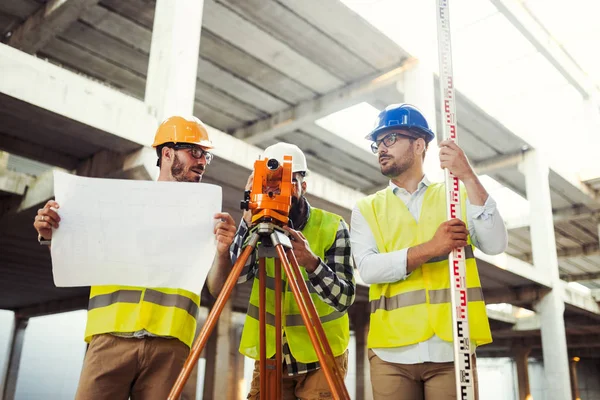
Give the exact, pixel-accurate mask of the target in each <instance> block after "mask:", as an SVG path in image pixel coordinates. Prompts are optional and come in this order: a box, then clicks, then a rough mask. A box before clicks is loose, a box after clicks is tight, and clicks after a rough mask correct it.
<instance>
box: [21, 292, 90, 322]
mask: <svg viewBox="0 0 600 400" xmlns="http://www.w3.org/2000/svg"><path fill="white" fill-rule="evenodd" d="M88 300H89V296H87V295H85V296H79V297H72V298H68V299H61V300H55V301H51V302H47V303H41V304H36V305H32V306H28V307H24V308H18V309H16V310H13V311H14V312H15V316H16V317H18V318H22V319H26V318H34V317H41V316H44V315H52V314H59V313H64V312H69V311H76V310H85V309H87V307H88Z"/></svg>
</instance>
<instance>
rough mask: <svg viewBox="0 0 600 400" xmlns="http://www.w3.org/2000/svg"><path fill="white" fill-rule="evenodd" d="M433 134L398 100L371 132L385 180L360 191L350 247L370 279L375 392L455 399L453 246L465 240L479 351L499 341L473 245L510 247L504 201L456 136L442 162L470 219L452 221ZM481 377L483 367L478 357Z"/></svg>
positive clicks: (489, 249)
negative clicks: (436, 174)
mask: <svg viewBox="0 0 600 400" xmlns="http://www.w3.org/2000/svg"><path fill="white" fill-rule="evenodd" d="M434 138H435V135H434V133H433V132H432V130H431V129H430V128H429V125H428V123H427V121H426V119H425V117H424V116H423V114H422V113H421V112H420V111H419V110H418V109H417V108H416V107H414V106H412V105H409V104H392V105H390V106H388V107H386V108H385V109H384V110H383V111H382V112H381V113H380V114H379V116H378V118H377V121H376V124H375V127H374V129H373V130H372V131H371V132H370V133H369V134H368V135H367V137H366V139H368V140H371V141H372V142H373V143H372V145H371V149H372V150H373V153H375V154H377V155H378V158H379V165H380V168H381V173H382V174H384V175H385V176H387V177H388V178H390V182H389V185H388V187H387V188H386V189H384V190H381V191H379V192H377V193H375V194H373V195H371V196H368V197H366V198H363V199H361V200H359V201H358V202H357V204H356V206H355V208H354V210H353V212H352V225H351V226H352V231H351V241H352V252H353V254H354V258H355V261H356V264H357V267H358V271H359V273H360V276H361V278H362V279H363V281H364V282H366V283H368V284H370V288H369V303H370V309H371V313H370V330H369V336H368V340H367V345H368V347H369V362H370V367H371V382H372V385H373V398H374V400H380V399H387V398H390V396H393V398H394V399H406V400H415V399H427V400H432V399H435V400H440V399H454V398H456V386H455V385H456V384H455V374H454V363H453V361H454V352H453V345H452V341H453V335H452V317H451V315H452V310H451V304H450V289H449V288H450V276H449V273H448V254H449V253H450V252H452V250H453V249H455V248H459V247H464V248H465V252H464V253H465V255H466V275H467V278H466V279H467V287H468V312H469V326H470V339H471V346H470V349H471V352H472V360H473V363H474V362H475V348H476V346H479V345H483V344H486V343H490V342H491V341H492V337H491V332H490V328H489V323H488V319H487V314H486V311H485V303H484V301H483V296H482V291H481V284H480V281H479V275H478V272H477V265H476V263H475V258H474V256H473V246H475V247H477V248H479V249H481V250H482V251H483V252H485V253H487V254H499V253H501V252H503V251H504V250H505V249H506V246H507V233H506V228H505V226H504V223H503V221H502V217H501V216H500V214H499V212H498V210H497V208H496V203H495V202H494V200H493V199H492V198H491V197H490V196H489V195H488V193H487V191H486V190H485V188H484V187H483V185H482V184H481V182H480V181H479V179H478V178H477V175H476V174H475V172H474V171H473V169H472V168H471V166H470V165H469V162H468V160H467V157H466V156H465V154H464V152H463V151H462V149H461V148H460V147H458V146H457V145H456V144H455V143H454V142H453V141H449V140H445V141H442V142H441V143H439V147H440V155H439V157H440V166H441V167H442V168H448V169H449V170H450V171H451V172H452V173H453V174H454V175H455V176H456V177H457V178H459V179H460V180H461V182H462V185H461V191H460V192H461V198H462V203H461V204H462V205H463V210H462V220H464V221H466V224H465V223H464V222H463V221H461V220H460V219H452V220H450V221H447V220H446V191H445V187H444V184H443V183H432V182H430V181H429V180H428V179H427V177H426V176H425V174H424V172H423V162H424V158H425V153H426V151H427V147H428V144H429V143H430V142H431V141H432V140H433V139H434ZM473 371H474V377H473V378H474V385H475V391H476V392H477V374H476V372H475V371H476V370H475V367H474V364H473Z"/></svg>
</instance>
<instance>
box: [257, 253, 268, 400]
mask: <svg viewBox="0 0 600 400" xmlns="http://www.w3.org/2000/svg"><path fill="white" fill-rule="evenodd" d="M266 281H267V273H266V268H265V259H264V258H262V257H261V258H260V259H259V260H258V326H259V343H260V345H259V347H258V351H260V357H259V364H260V367H259V373H260V400H267V390H266V388H267V340H266V337H267V326H266V323H267V321H266V306H265V303H266V299H265V297H266V293H265V283H266Z"/></svg>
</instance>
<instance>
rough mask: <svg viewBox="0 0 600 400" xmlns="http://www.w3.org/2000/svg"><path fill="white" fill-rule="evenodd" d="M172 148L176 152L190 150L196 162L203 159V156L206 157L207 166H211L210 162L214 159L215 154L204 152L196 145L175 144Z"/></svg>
mask: <svg viewBox="0 0 600 400" xmlns="http://www.w3.org/2000/svg"><path fill="white" fill-rule="evenodd" d="M172 147H173V149H175V150H190V154H191V155H192V157H194V158H195V159H196V160H199V159H201V158H202V156H204V157H205V158H206V165H208V164H210V162H211V161H212V159H213V154H212V153H210V152H208V151H206V150H204V149H203V148H202V147H200V146H196V145H195V144H188V143H177V144H174V145H173V146H172Z"/></svg>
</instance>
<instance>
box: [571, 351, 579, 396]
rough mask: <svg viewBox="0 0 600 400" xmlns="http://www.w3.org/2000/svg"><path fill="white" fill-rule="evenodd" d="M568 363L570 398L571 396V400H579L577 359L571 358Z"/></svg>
mask: <svg viewBox="0 0 600 400" xmlns="http://www.w3.org/2000/svg"><path fill="white" fill-rule="evenodd" d="M570 362H571V368H570V372H571V396H573V400H581V396H580V395H579V382H578V381H577V363H578V362H579V357H573V358H571V360H570Z"/></svg>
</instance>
